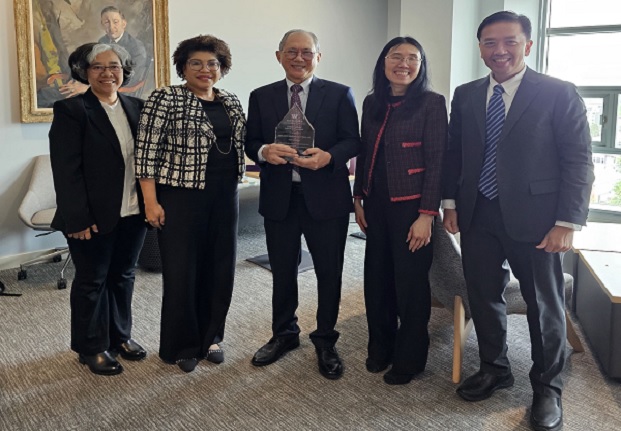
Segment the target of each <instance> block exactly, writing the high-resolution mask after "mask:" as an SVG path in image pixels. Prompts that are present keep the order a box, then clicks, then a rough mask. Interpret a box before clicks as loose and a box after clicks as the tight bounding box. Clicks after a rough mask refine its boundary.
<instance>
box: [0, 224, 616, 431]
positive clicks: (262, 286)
mask: <svg viewBox="0 0 621 431" xmlns="http://www.w3.org/2000/svg"><path fill="white" fill-rule="evenodd" d="M355 230H357V229H356V228H355V225H352V227H351V231H352V232H353V231H355ZM347 241H348V243H347V250H346V253H347V259H346V267H345V271H344V277H343V299H342V305H341V314H340V319H339V323H338V328H337V329H338V330H339V331H340V332H341V339H340V340H339V343H338V348H339V352H340V353H341V356H342V357H343V359H344V361H345V364H346V370H345V376H344V377H343V378H342V379H341V380H338V381H328V380H326V379H324V378H323V377H321V376H320V375H319V373H318V371H317V367H316V359H315V354H314V350H313V346H312V344H311V343H310V341H309V340H308V338H307V336H306V335H307V334H308V333H309V332H310V331H311V330H312V329H313V328H314V314H315V303H316V295H315V288H314V287H315V275H314V272H313V271H308V272H306V273H304V274H301V275H300V307H299V318H300V325H301V327H302V330H303V341H302V345H301V347H300V348H299V349H297V350H295V351H293V352H291V353H289V354H288V355H287V356H286V357H285V358H283V359H282V360H281V361H279V362H277V363H275V364H273V365H270V366H267V367H263V368H255V367H253V366H252V365H251V364H250V358H251V357H252V355H253V353H254V352H255V350H256V349H257V348H258V347H260V346H261V345H262V344H263V343H264V342H266V341H267V340H268V339H269V337H270V315H271V314H270V313H271V312H270V280H271V274H270V273H269V272H268V271H266V270H265V269H263V268H260V267H258V266H256V265H254V264H251V263H249V262H246V261H245V259H246V258H247V257H250V256H254V255H256V254H260V253H264V252H265V244H264V237H263V235H262V233H261V229H257V228H246V229H242V232H241V236H240V243H239V253H238V254H239V255H238V264H237V274H236V277H237V278H236V286H235V293H234V297H233V304H232V306H231V311H230V314H229V319H228V323H227V332H226V340H225V343H223V345H222V346H223V348H224V349H225V351H226V360H225V362H224V363H223V364H220V365H215V364H211V363H208V362H201V363H200V364H199V366H198V368H197V369H196V371H195V372H194V373H190V374H184V373H182V372H181V371H180V370H179V369H178V368H177V367H176V366H171V365H166V364H164V363H163V362H162V361H160V360H159V358H158V356H157V349H158V338H159V308H160V297H161V277H160V275H159V274H157V273H148V272H144V271H138V274H137V282H136V292H135V295H134V334H133V335H134V338H135V339H136V340H138V341H139V342H140V343H142V344H143V345H144V346H145V347H146V348H147V349H148V350H149V356H148V358H147V359H146V360H145V361H143V362H139V363H131V362H127V361H125V362H124V366H125V372H124V373H123V374H122V375H119V376H114V377H102V376H95V375H93V374H91V373H90V372H88V371H87V369H86V368H85V367H84V366H82V365H80V364H79V363H78V361H77V360H76V354H75V353H73V352H71V351H70V350H69V290H64V291H59V290H57V289H56V277H57V274H56V271H57V270H58V269H59V268H60V264H46V265H40V266H38V267H36V268H31V269H30V270H29V276H28V279H27V280H25V281H21V282H17V281H16V274H17V270H6V271H1V272H0V280H2V281H3V282H4V283H5V284H6V287H7V291H8V292H21V293H23V296H22V297H21V298H10V297H0V430H36V431H41V430H125V429H127V430H268V429H282V430H386V431H389V430H406V429H407V430H490V431H491V430H494V431H498V430H527V429H529V427H528V409H527V406H528V405H529V404H530V402H531V390H530V384H529V381H528V370H529V368H530V359H529V356H530V351H529V343H528V331H527V326H526V318H525V316H510V317H509V341H510V350H509V356H510V359H511V362H512V365H513V370H514V373H515V377H516V383H515V386H514V387H513V388H511V389H509V390H503V391H499V392H498V393H497V394H495V395H494V396H493V397H492V398H491V399H489V400H487V401H482V402H478V403H467V402H464V401H462V400H461V399H459V398H458V397H457V395H456V394H455V387H456V386H455V385H454V384H453V383H452V382H451V355H452V350H451V346H452V344H451V342H452V328H451V322H452V318H451V316H450V315H449V313H448V312H447V311H446V310H443V309H434V310H433V312H432V318H431V323H430V331H431V337H432V340H431V348H430V353H429V363H428V367H427V370H426V371H425V373H424V374H423V375H422V376H421V377H420V378H417V379H416V380H414V381H413V382H412V383H410V384H409V385H406V386H401V387H392V386H387V385H385V384H384V383H383V381H382V376H381V374H370V373H368V372H367V371H366V370H365V366H364V361H365V357H366V354H365V346H366V335H367V334H366V321H365V316H364V302H363V297H362V270H363V265H362V263H363V256H364V244H365V242H364V241H362V240H360V239H356V238H353V237H348V239H347ZM70 275H71V274H70ZM578 329H579V326H578ZM585 346H586V347H587V351H586V352H585V353H578V354H571V355H570V356H569V357H568V361H567V365H566V367H565V372H564V378H565V382H566V391H565V396H564V399H563V402H564V407H565V428H564V429H565V430H566V431H567V430H580V431H582V430H602V431H608V430H616V429H621V383H619V382H616V381H611V380H608V379H606V378H605V377H603V376H602V373H601V371H600V368H599V365H598V363H597V361H596V360H595V359H594V358H593V356H592V354H591V352H590V350H589V349H588V344H585ZM477 366H478V362H477V347H476V336H475V335H474V334H473V335H471V337H470V339H469V341H468V345H467V347H466V355H465V360H464V374H465V375H469V374H471V373H472V372H474V371H476V369H477Z"/></svg>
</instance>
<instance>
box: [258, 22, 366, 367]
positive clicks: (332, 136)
mask: <svg viewBox="0 0 621 431" xmlns="http://www.w3.org/2000/svg"><path fill="white" fill-rule="evenodd" d="M276 58H277V60H278V61H279V63H280V64H281V65H282V67H283V68H284V70H285V74H286V79H285V80H282V81H278V82H275V83H273V84H270V85H266V86H264V87H261V88H258V89H256V90H254V91H253V92H252V93H251V95H250V103H249V107H248V125H247V130H248V132H247V137H246V154H247V155H248V157H250V158H251V159H252V160H254V161H255V162H256V163H258V164H259V165H260V166H261V192H260V198H259V212H260V213H261V215H262V216H263V217H264V219H265V220H264V224H265V235H266V241H267V250H268V254H269V259H270V265H271V268H272V276H273V297H272V332H273V337H272V338H271V340H270V341H269V342H268V343H267V344H266V345H265V346H263V347H261V349H259V351H257V353H256V354H255V355H254V357H253V359H252V364H253V365H255V366H263V365H268V364H271V363H273V362H275V361H277V360H278V359H279V358H280V357H281V356H282V355H284V354H285V353H287V352H288V351H290V350H292V349H295V348H296V347H298V346H299V344H300V341H299V333H300V328H299V326H298V324H297V317H296V315H295V311H296V308H297V306H298V283H297V268H298V263H299V260H300V256H301V254H300V253H301V248H300V247H301V235H302V234H304V238H305V239H306V243H307V244H308V248H309V250H310V253H311V256H312V258H313V264H314V267H315V273H316V275H317V292H318V309H317V329H316V330H315V331H314V332H312V333H311V334H310V338H311V340H312V342H313V344H314V345H315V348H316V352H317V357H318V362H319V371H320V372H321V374H322V375H323V376H325V377H327V378H329V379H338V378H339V377H341V375H342V374H343V364H342V362H341V360H340V358H339V356H338V353H337V351H336V349H335V347H334V345H335V343H336V341H337V339H338V337H339V333H338V332H337V331H336V330H335V329H334V327H335V324H336V321H337V318H338V311H339V302H340V297H341V278H342V270H343V258H344V251H345V240H346V238H347V227H348V223H349V213H350V212H351V211H353V204H352V195H351V188H350V184H349V179H348V170H347V166H346V163H347V161H348V160H349V159H350V158H352V157H354V156H355V155H356V154H357V153H358V151H359V147H360V136H359V133H358V115H357V114H356V107H355V105H354V99H353V96H352V92H351V89H350V88H348V87H346V86H344V85H341V84H337V83H334V82H330V81H326V80H322V79H319V78H317V77H315V76H314V71H315V68H316V67H317V64H318V63H319V60H320V59H321V53H320V52H319V42H318V40H317V36H315V35H314V34H313V33H311V32H307V31H303V30H291V31H289V32H287V33H286V34H285V35H284V37H283V39H282V40H281V42H280V44H279V47H278V51H277V52H276ZM294 104H298V105H299V106H300V107H301V109H302V111H303V112H304V113H305V115H306V118H307V119H308V121H309V122H310V123H311V124H312V125H313V127H314V128H315V143H314V147H313V148H310V149H307V150H306V151H305V152H304V156H305V157H299V156H298V154H297V152H296V150H294V149H292V148H291V147H289V146H287V145H284V144H280V143H275V142H274V141H275V140H274V135H275V127H276V125H277V124H278V123H279V122H280V121H281V120H282V119H283V117H284V116H285V115H286V114H287V112H288V111H289V109H290V108H291V106H293V105H294Z"/></svg>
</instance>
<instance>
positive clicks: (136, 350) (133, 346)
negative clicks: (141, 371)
mask: <svg viewBox="0 0 621 431" xmlns="http://www.w3.org/2000/svg"><path fill="white" fill-rule="evenodd" d="M110 354H112V355H114V356H117V355H119V354H120V355H121V358H123V359H127V360H128V361H140V360H142V359H144V358H146V357H147V351H146V350H145V349H143V348H142V346H141V345H140V344H138V343H136V342H135V341H134V340H132V339H131V338H130V339H129V340H127V341H125V342H124V343H121V344H119V345H118V346H115V347H113V348H112V349H110Z"/></svg>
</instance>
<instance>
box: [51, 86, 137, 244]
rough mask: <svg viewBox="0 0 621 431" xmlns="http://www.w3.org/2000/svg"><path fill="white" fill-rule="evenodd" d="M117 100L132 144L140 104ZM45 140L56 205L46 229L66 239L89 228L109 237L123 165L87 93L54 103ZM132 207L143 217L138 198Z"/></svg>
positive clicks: (109, 128) (117, 211)
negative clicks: (63, 235)
mask: <svg viewBox="0 0 621 431" xmlns="http://www.w3.org/2000/svg"><path fill="white" fill-rule="evenodd" d="M119 98H120V101H121V104H122V106H123V109H124V111H125V114H126V115H127V120H128V122H129V125H130V128H131V130H132V134H133V136H134V139H136V128H137V126H138V117H139V114H140V110H141V109H142V105H143V103H144V102H143V101H142V100H141V99H137V98H135V97H131V96H124V95H122V94H119ZM49 138H50V158H51V161H52V171H53V175H54V188H55V190H56V203H57V210H56V214H55V216H54V220H53V221H52V227H53V228H54V229H57V230H60V231H63V232H65V233H66V234H68V233H74V232H80V231H82V230H84V229H86V228H87V227H89V226H91V225H93V224H97V227H98V229H99V232H100V233H108V232H110V231H112V229H114V227H115V226H116V224H117V222H118V220H119V218H120V217H121V201H122V198H123V186H124V180H125V162H124V160H123V153H122V152H121V145H120V143H119V139H118V138H117V136H116V133H115V131H114V127H113V126H112V123H111V122H110V120H109V119H108V114H106V111H105V110H104V108H103V106H101V103H100V102H99V99H97V97H96V96H95V95H94V94H93V92H92V91H91V90H90V89H89V90H88V91H87V92H86V93H84V94H83V95H80V96H76V97H72V98H69V99H64V100H59V101H58V102H56V103H54V120H53V121H52V127H51V128H50V133H49ZM138 189H140V188H139V187H138ZM138 191H140V190H138ZM138 202H139V204H140V205H141V210H142V211H143V207H142V205H143V202H142V198H141V197H140V196H139V198H138Z"/></svg>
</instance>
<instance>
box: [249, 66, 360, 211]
mask: <svg viewBox="0 0 621 431" xmlns="http://www.w3.org/2000/svg"><path fill="white" fill-rule="evenodd" d="M288 111H289V102H288V100H287V81H285V80H282V81H278V82H275V83H273V84H269V85H266V86H264V87H261V88H258V89H256V90H254V91H253V92H252V93H251V94H250V102H249V106H248V123H247V135H246V148H245V150H246V154H247V155H248V157H250V158H251V159H252V160H253V161H254V162H255V163H259V158H258V151H259V149H260V148H261V146H262V145H263V144H271V143H273V142H274V133H275V128H276V125H277V124H278V123H279V122H280V121H281V120H282V119H283V117H284V116H285V115H286V114H287V112H288ZM305 115H306V118H307V119H308V121H309V122H310V123H311V124H312V125H313V127H314V128H315V146H316V147H318V148H321V149H322V150H324V151H327V152H329V153H330V154H331V155H332V163H330V164H329V165H327V166H325V167H323V168H321V169H318V170H316V171H313V170H310V169H300V176H301V178H302V186H303V189H304V200H305V201H306V206H307V208H308V211H309V213H310V215H311V216H312V217H313V218H314V219H315V220H328V219H331V218H336V217H340V216H346V215H347V214H349V213H350V212H351V211H353V204H352V195H351V187H350V184H349V171H348V169H347V165H346V163H347V161H348V160H349V159H351V158H352V157H354V156H356V155H357V154H358V152H359V150H360V134H359V131H358V114H357V113H356V105H355V103H354V97H353V94H352V91H351V89H350V88H349V87H346V86H344V85H342V84H338V83H335V82H331V81H326V80H323V79H319V78H317V77H314V78H313V80H312V82H311V84H310V89H309V95H308V100H307V103H306V110H305ZM260 167H261V182H260V183H261V193H260V197H259V213H261V215H262V216H263V217H265V218H267V219H271V220H283V219H284V218H285V217H286V215H287V211H288V208H289V198H290V195H291V184H292V181H291V175H292V174H291V170H292V169H293V165H291V164H289V163H287V164H286V165H272V164H269V163H260Z"/></svg>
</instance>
